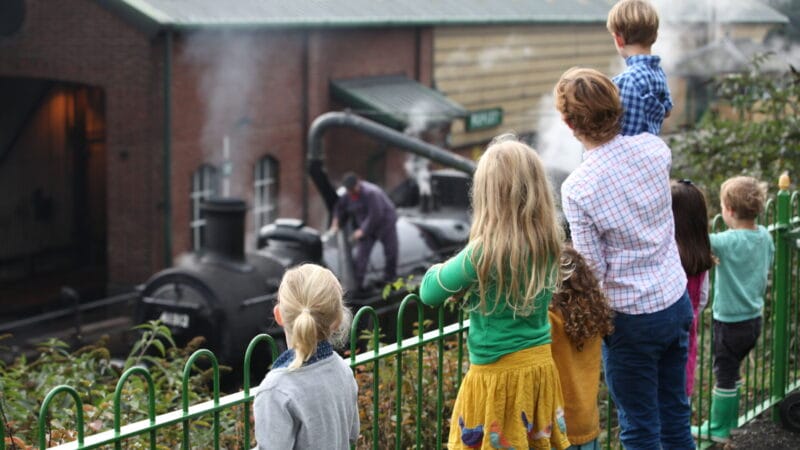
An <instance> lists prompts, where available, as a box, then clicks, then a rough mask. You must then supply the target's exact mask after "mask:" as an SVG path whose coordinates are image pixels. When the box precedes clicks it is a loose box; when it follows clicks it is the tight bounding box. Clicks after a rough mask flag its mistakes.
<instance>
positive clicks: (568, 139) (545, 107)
mask: <svg viewBox="0 0 800 450" xmlns="http://www.w3.org/2000/svg"><path fill="white" fill-rule="evenodd" d="M537 130H538V131H539V133H538V135H537V142H536V149H537V150H538V151H539V155H540V156H541V157H542V162H544V165H545V167H547V168H555V169H558V170H561V171H564V172H567V173H569V172H572V171H573V170H575V168H577V167H578V166H579V165H580V163H581V159H582V157H583V145H582V144H581V143H580V141H578V139H576V138H575V136H574V135H573V134H572V130H570V128H569V127H568V126H567V124H565V123H564V121H563V120H561V115H560V114H559V113H558V111H557V110H556V103H555V98H554V97H553V95H552V94H551V95H544V96H542V98H541V101H540V102H539V125H538V127H537Z"/></svg>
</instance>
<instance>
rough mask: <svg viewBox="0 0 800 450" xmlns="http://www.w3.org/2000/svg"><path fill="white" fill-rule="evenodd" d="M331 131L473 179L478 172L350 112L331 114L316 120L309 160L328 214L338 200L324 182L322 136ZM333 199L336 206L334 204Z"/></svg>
mask: <svg viewBox="0 0 800 450" xmlns="http://www.w3.org/2000/svg"><path fill="white" fill-rule="evenodd" d="M331 128H352V129H355V130H358V131H360V132H362V133H364V134H366V135H367V136H370V137H372V138H375V139H377V140H378V141H380V142H384V143H387V144H389V145H392V146H394V147H397V148H399V149H401V150H404V151H407V152H408V153H413V154H415V155H419V156H422V157H424V158H427V159H429V160H431V161H434V162H437V163H439V164H441V165H443V166H447V167H452V168H453V169H456V170H460V171H462V172H464V173H467V174H469V175H472V173H473V172H474V171H475V162H474V161H472V160H469V159H467V158H464V157H463V156H459V155H457V154H455V153H452V152H450V151H448V150H445V149H443V148H440V147H437V146H435V145H432V144H429V143H427V142H425V141H422V140H419V139H417V138H414V137H411V136H409V135H407V134H403V133H401V132H399V131H397V130H394V129H392V128H389V127H387V126H385V125H381V124H379V123H377V122H373V121H372V120H369V119H365V118H364V117H361V116H358V115H356V114H352V113H350V112H328V113H325V114H323V115H321V116H319V117H317V118H316V119H314V122H312V123H311V127H310V128H309V129H308V156H307V158H306V159H307V164H308V169H309V176H310V177H311V180H312V181H313V182H314V184H315V185H316V186H317V189H318V190H319V191H320V194H322V196H323V198H325V203H326V206H327V207H328V211H332V210H333V203H335V201H336V197H335V192H334V195H333V196H331V195H330V193H329V192H328V191H329V190H330V188H331V185H330V181H329V180H323V178H326V177H325V176H324V169H323V168H322V166H323V161H324V150H323V148H322V136H323V135H324V133H325V132H326V131H328V130H329V129H331ZM331 199H332V200H333V202H331Z"/></svg>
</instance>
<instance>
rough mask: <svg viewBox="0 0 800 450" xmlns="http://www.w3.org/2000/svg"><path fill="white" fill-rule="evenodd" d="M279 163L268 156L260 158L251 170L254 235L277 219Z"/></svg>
mask: <svg viewBox="0 0 800 450" xmlns="http://www.w3.org/2000/svg"><path fill="white" fill-rule="evenodd" d="M279 169H280V162H279V161H278V160H277V159H276V158H274V157H272V156H270V155H266V156H263V157H261V158H260V159H259V160H258V161H257V162H256V165H255V168H254V170H253V194H254V195H253V220H254V222H255V230H256V233H257V232H258V231H259V230H261V227H263V226H264V225H266V224H268V223H272V222H273V221H275V219H277V218H278V193H279V187H280V186H279V183H278V182H279V179H278V173H279Z"/></svg>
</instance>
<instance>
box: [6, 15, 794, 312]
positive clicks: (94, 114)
mask: <svg viewBox="0 0 800 450" xmlns="http://www.w3.org/2000/svg"><path fill="white" fill-rule="evenodd" d="M609 5H610V3H609V2H607V1H604V0H596V1H584V0H568V1H559V2H551V1H546V0H537V1H530V2H486V1H482V0H461V1H455V2H451V1H441V2H430V1H428V2H413V1H412V2H376V1H374V0H350V1H339V2H319V1H311V0H308V1H306V0H295V1H281V0H235V1H234V0H231V1H226V2H220V1H218V0H171V1H169V2H165V1H159V0H58V1H51V0H4V1H3V2H1V3H0V124H2V127H0V190H1V191H2V192H3V194H2V195H0V236H3V238H2V239H3V245H2V247H0V293H2V294H0V296H2V297H4V298H7V299H8V298H15V296H16V298H17V299H18V300H14V302H16V303H14V304H18V303H20V302H22V303H25V302H26V301H27V300H19V299H20V298H22V299H27V298H34V297H37V296H39V297H47V296H52V295H54V293H55V292H56V289H57V287H58V286H60V285H61V284H77V285H80V286H84V287H85V289H86V290H88V291H96V292H101V291H102V292H106V288H107V287H110V288H111V289H110V290H111V291H113V290H115V289H117V288H122V287H129V286H131V285H133V284H136V283H141V282H143V281H144V280H146V279H147V277H148V276H149V275H151V274H152V273H154V272H155V271H157V270H158V269H160V268H163V267H164V266H165V265H168V264H170V261H171V259H172V257H173V256H174V255H177V254H178V253H181V252H184V251H188V250H191V249H192V248H194V247H196V245H197V244H198V242H199V241H200V240H202V218H201V217H200V216H199V215H198V210H197V205H198V202H199V201H200V200H201V199H202V198H204V197H206V196H209V195H230V196H236V197H241V198H244V199H245V200H246V201H247V203H248V205H249V207H250V211H249V213H248V220H247V224H248V225H247V229H248V245H249V246H251V247H252V245H253V239H252V235H253V233H254V232H255V230H257V229H258V227H259V226H260V225H261V224H264V223H267V222H269V221H270V220H272V219H273V218H275V217H276V216H285V217H296V218H303V219H305V220H306V221H307V222H308V223H309V224H311V225H314V226H321V225H323V224H324V222H325V219H326V213H325V211H324V208H323V206H322V202H321V200H320V199H319V198H318V196H317V195H316V192H315V190H314V187H313V186H312V185H311V184H310V183H309V182H308V180H307V176H306V174H305V154H306V150H307V149H306V140H305V137H306V133H307V131H308V127H309V125H310V123H311V122H312V121H313V119H314V118H315V117H317V116H319V115H320V114H323V113H325V112H328V111H334V110H341V109H344V108H352V109H354V110H356V112H357V113H362V114H365V115H371V116H373V117H375V118H376V119H377V120H379V121H383V122H384V123H390V122H391V121H389V120H385V119H387V117H386V116H389V115H392V114H393V113H396V112H397V111H376V110H375V109H374V108H372V109H370V107H369V105H366V106H365V104H363V103H360V102H359V101H358V100H359V98H358V95H347V94H348V92H347V89H348V87H347V86H348V85H349V84H348V82H352V81H353V80H362V81H365V80H366V81H369V82H377V83H379V84H380V83H390V82H391V80H397V79H401V80H404V82H403V83H402V84H404V85H407V84H408V83H407V82H408V81H411V82H412V83H411V84H410V85H411V88H410V89H412V90H416V91H418V92H419V91H420V90H421V91H422V92H425V89H426V88H425V86H428V87H436V88H438V89H439V90H440V91H441V92H443V93H444V94H445V95H446V96H447V97H449V98H450V99H452V100H454V101H455V102H456V103H458V104H461V105H463V106H465V107H466V109H468V110H470V111H473V112H478V113H482V112H486V111H490V112H491V110H493V109H496V108H497V109H500V110H502V111H503V113H504V117H502V120H503V121H494V119H492V118H491V117H490V118H489V119H488V123H484V124H483V125H482V126H476V127H473V128H474V129H470V126H469V120H470V118H467V120H461V118H459V117H458V116H463V115H464V114H453V115H452V116H449V117H446V118H444V119H442V120H440V121H439V123H437V124H436V125H437V126H440V125H442V127H441V130H443V133H440V134H439V136H438V138H435V140H436V141H437V142H438V143H439V144H442V145H444V144H446V143H448V142H449V143H450V144H451V145H452V146H453V147H454V148H458V149H461V150H470V149H472V148H480V146H481V145H482V144H483V143H485V142H486V141H487V140H488V139H489V138H490V137H491V136H492V135H494V134H497V133H499V132H501V131H505V130H506V129H513V130H514V131H517V132H519V133H522V134H531V133H535V132H536V120H535V119H534V118H532V117H531V115H530V113H529V112H530V111H531V110H535V109H536V108H537V106H536V105H537V104H538V103H537V102H538V100H539V97H540V96H541V95H542V93H545V92H549V90H550V89H551V88H552V85H553V83H554V82H555V80H556V79H557V77H558V75H559V74H560V73H561V72H562V71H563V69H566V68H567V67H569V66H572V65H576V64H583V65H592V66H595V67H597V68H599V69H604V70H605V71H607V72H608V71H609V70H608V69H609V64H608V61H609V60H611V59H613V58H614V56H615V53H614V48H613V45H612V43H611V39H610V38H609V37H608V36H607V32H606V31H605V16H606V13H607V11H608V8H609ZM781 20H784V21H785V18H783V19H781V18H780V17H778V19H775V18H774V17H773V18H772V19H769V18H768V19H765V20H762V21H761V22H759V23H765V24H767V25H769V24H773V23H776V22H781ZM486 55H489V56H490V57H489V58H488V59H487V57H486ZM488 60H491V64H487V63H486V62H487V61H488ZM508 64H513V66H508ZM388 77H392V78H388ZM348 80H349V81H348ZM387 80H388V81H387ZM341 90H344V95H337V92H338V91H341ZM338 93H339V94H341V92H338ZM350 93H351V94H352V93H353V92H350ZM356 94H357V93H356ZM424 95H429V96H430V98H431V101H438V100H437V95H438V96H439V97H441V95H439V94H436V93H435V92H433V91H430V92H428V94H424ZM397 96H399V97H402V92H401V93H400V94H397ZM439 100H441V99H439ZM396 104H398V105H399V104H400V102H397V103H396ZM405 108H406V109H404V110H403V111H400V112H402V113H404V114H405V115H404V116H402V117H401V120H400V121H399V122H397V121H395V122H394V123H392V124H391V126H394V127H395V128H398V129H404V128H408V127H411V128H419V127H420V126H421V127H422V129H423V130H424V129H425V128H426V127H427V126H430V124H431V121H430V119H431V118H430V117H426V116H425V114H419V113H418V111H416V109H415V105H406V106H405ZM456 109H458V108H457V107H456ZM470 117H471V118H472V119H475V117H478V116H475V117H472V116H470ZM418 122H421V125H420V123H418ZM434 122H435V120H434ZM451 123H452V133H451V132H450V130H451V128H450V125H451ZM417 131H419V130H417ZM326 148H327V163H328V170H329V172H330V173H331V174H332V177H333V179H334V180H336V179H337V177H338V176H339V175H341V173H343V172H344V171H345V170H355V171H357V172H360V173H362V174H363V175H365V176H366V177H367V178H370V179H372V180H375V181H377V182H379V183H381V184H382V185H384V186H385V187H386V188H387V189H391V188H392V187H394V186H396V185H397V184H398V183H399V182H400V181H401V180H402V178H404V174H403V171H402V169H401V168H400V167H401V163H402V161H403V159H404V158H405V156H403V155H402V154H401V153H399V152H392V151H387V150H388V149H387V148H386V147H385V145H383V144H381V143H379V142H375V141H372V140H370V139H368V138H364V137H362V136H359V135H358V134H357V133H354V132H350V131H338V130H337V131H333V132H331V133H329V134H328V135H327V137H326ZM40 280H47V282H46V283H42V282H40ZM4 306H7V305H5V304H4Z"/></svg>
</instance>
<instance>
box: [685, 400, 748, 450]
mask: <svg viewBox="0 0 800 450" xmlns="http://www.w3.org/2000/svg"><path fill="white" fill-rule="evenodd" d="M738 417H739V390H738V389H721V388H717V387H715V388H714V390H713V391H712V393H711V417H710V418H709V421H707V422H705V423H703V424H702V425H700V426H699V427H692V436H694V437H695V438H699V437H702V438H703V439H709V438H710V439H711V440H712V441H714V442H720V443H728V442H730V440H731V428H736V425H737V419H738Z"/></svg>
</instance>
